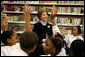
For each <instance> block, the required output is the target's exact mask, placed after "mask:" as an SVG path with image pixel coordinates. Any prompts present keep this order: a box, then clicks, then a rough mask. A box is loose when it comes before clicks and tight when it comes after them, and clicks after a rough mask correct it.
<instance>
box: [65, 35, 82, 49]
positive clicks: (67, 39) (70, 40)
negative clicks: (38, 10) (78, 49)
mask: <svg viewBox="0 0 85 57" xmlns="http://www.w3.org/2000/svg"><path fill="white" fill-rule="evenodd" d="M77 39H80V40H84V39H83V38H82V37H81V36H73V35H65V39H64V40H65V41H66V44H67V46H68V47H69V48H70V45H71V43H72V42H73V41H74V40H77Z"/></svg>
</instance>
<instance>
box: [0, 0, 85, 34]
mask: <svg viewBox="0 0 85 57" xmlns="http://www.w3.org/2000/svg"><path fill="white" fill-rule="evenodd" d="M1 4H2V5H4V10H3V13H5V14H7V15H8V16H9V17H10V19H9V21H8V23H9V24H11V25H13V24H14V25H16V24H19V25H23V24H24V25H25V21H24V19H23V16H22V19H21V20H18V18H19V19H20V17H17V16H19V15H23V11H22V10H21V8H22V9H23V6H24V5H25V4H26V5H30V6H32V8H33V11H32V12H31V15H32V16H33V18H32V19H31V22H30V23H31V25H32V26H33V25H34V24H35V23H37V22H38V21H39V20H38V18H37V17H36V15H37V11H38V10H39V8H45V9H47V10H49V12H48V14H49V15H50V14H51V8H52V6H53V5H55V6H56V7H59V10H58V13H57V14H56V16H57V17H58V19H59V20H57V21H56V23H57V24H58V26H59V28H60V30H61V28H63V27H66V28H67V29H68V30H69V31H68V32H67V33H69V32H70V33H71V29H72V27H73V26H77V25H80V26H81V28H82V27H83V25H84V1H35V2H34V1H21V2H20V1H11V2H10V1H2V2H1ZM8 5H10V6H12V7H14V8H15V9H14V10H8V8H7V7H8ZM12 15H13V16H14V17H11V16H12ZM16 15H17V16H16ZM61 17H62V18H61ZM12 19H13V20H12ZM63 19H64V20H66V21H63ZM70 19H72V21H71V20H70ZM60 21H61V22H60ZM73 21H75V22H74V23H75V24H73V23H72V22H73ZM82 21H83V22H82ZM49 23H50V22H49ZM50 24H51V23H50ZM17 33H18V34H21V33H23V31H17Z"/></svg>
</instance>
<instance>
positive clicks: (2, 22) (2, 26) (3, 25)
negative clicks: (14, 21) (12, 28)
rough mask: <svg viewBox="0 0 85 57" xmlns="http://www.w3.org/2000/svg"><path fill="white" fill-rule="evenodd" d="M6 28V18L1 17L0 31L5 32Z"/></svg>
mask: <svg viewBox="0 0 85 57" xmlns="http://www.w3.org/2000/svg"><path fill="white" fill-rule="evenodd" d="M7 27H8V17H7V16H1V29H2V30H5V29H7Z"/></svg>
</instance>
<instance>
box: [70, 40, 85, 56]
mask: <svg viewBox="0 0 85 57" xmlns="http://www.w3.org/2000/svg"><path fill="white" fill-rule="evenodd" d="M71 50H72V53H73V55H74V56H84V41H83V40H75V41H73V42H72V44H71Z"/></svg>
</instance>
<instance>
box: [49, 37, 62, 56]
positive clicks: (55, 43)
mask: <svg viewBox="0 0 85 57" xmlns="http://www.w3.org/2000/svg"><path fill="white" fill-rule="evenodd" d="M49 39H50V40H51V42H52V44H53V46H54V47H55V48H56V53H55V55H57V54H58V53H59V52H60V51H61V49H62V47H63V40H62V39H61V38H60V37H54V36H52V37H50V38H49Z"/></svg>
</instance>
